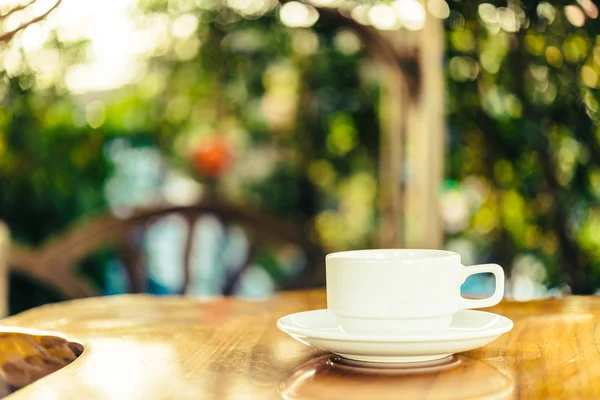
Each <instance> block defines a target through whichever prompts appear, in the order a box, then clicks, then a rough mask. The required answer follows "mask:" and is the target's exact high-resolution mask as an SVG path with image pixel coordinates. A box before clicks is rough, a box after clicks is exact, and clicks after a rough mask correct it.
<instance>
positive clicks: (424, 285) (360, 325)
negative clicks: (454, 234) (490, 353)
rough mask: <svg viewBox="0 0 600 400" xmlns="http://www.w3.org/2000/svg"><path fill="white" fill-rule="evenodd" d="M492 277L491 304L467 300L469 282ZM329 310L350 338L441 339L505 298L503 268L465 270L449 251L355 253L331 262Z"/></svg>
mask: <svg viewBox="0 0 600 400" xmlns="http://www.w3.org/2000/svg"><path fill="white" fill-rule="evenodd" d="M486 272H489V273H492V274H494V276H495V280H496V289H495V291H494V294H493V295H492V296H491V297H488V298H485V299H478V300H472V299H466V298H464V297H462V296H461V294H460V287H461V285H462V284H463V282H464V281H465V280H466V279H467V277H468V276H470V275H474V274H481V273H486ZM326 274H327V278H326V279H327V307H328V309H329V310H331V311H332V312H333V313H335V315H336V316H337V320H338V325H339V326H340V328H341V329H343V330H344V331H346V332H348V333H363V334H390V333H392V334H414V333H419V334H420V333H423V334H426V333H438V332H443V331H445V330H446V329H448V327H449V326H450V323H451V321H452V316H453V315H454V314H455V313H456V312H458V311H459V310H462V309H470V308H482V307H490V306H493V305H495V304H498V303H499V302H500V300H502V296H503V294H504V271H503V270H502V267H500V266H499V265H497V264H483V265H474V266H470V267H466V266H463V265H462V264H461V261H460V254H458V253H454V252H451V251H444V250H397V249H384V250H354V251H343V252H339V253H332V254H328V255H327V257H326Z"/></svg>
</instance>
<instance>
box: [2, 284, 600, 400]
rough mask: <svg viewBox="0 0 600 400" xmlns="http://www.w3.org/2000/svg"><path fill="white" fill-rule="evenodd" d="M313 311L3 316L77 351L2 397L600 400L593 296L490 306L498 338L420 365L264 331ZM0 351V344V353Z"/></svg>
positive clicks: (599, 312) (81, 311) (310, 297)
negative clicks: (349, 356) (502, 324)
mask: <svg viewBox="0 0 600 400" xmlns="http://www.w3.org/2000/svg"><path fill="white" fill-rule="evenodd" d="M324 306H325V292H324V291H322V290H312V291H299V292H288V293H282V294H279V295H277V296H275V297H273V298H270V299H268V300H265V301H244V300H240V299H232V298H221V299H213V300H206V301H200V300H197V299H192V298H183V297H179V298H177V297H169V298H165V297H163V298H159V297H152V296H148V295H127V296H118V297H104V298H91V299H85V300H75V301H71V302H65V303H59V304H54V305H48V306H45V307H41V308H38V309H34V310H31V311H28V312H25V313H22V314H20V315H17V316H14V317H11V318H8V319H5V320H3V325H4V327H3V330H9V329H13V330H14V329H16V328H14V327H23V328H33V329H42V330H47V331H54V332H58V333H60V334H62V335H65V336H66V337H68V338H71V339H75V341H77V342H81V343H82V344H83V345H84V347H85V349H84V352H83V354H82V355H81V356H80V357H79V358H77V359H76V360H75V361H74V362H72V363H70V364H69V365H67V366H66V367H64V368H62V369H60V370H58V371H56V372H53V373H52V374H50V375H48V376H46V377H44V378H42V379H39V380H37V381H35V382H34V383H32V384H30V385H27V386H25V387H23V388H22V389H20V390H18V391H16V392H15V393H13V394H11V395H10V396H9V398H10V399H15V400H19V399H44V400H54V399H186V398H190V399H261V400H263V399H281V398H284V399H317V400H318V399H369V400H375V399H392V398H393V399H401V398H406V399H462V398H469V399H490V398H493V399H498V398H523V399H574V398H578V399H593V398H600V352H599V349H600V347H599V346H600V330H599V329H598V320H599V317H600V298H597V297H565V298H562V299H551V300H544V301H536V302H528V303H516V302H505V303H502V304H501V305H499V306H497V307H495V308H493V309H492V311H494V312H498V313H501V314H503V315H506V316H508V317H509V318H511V319H513V321H514V322H515V327H514V329H513V330H512V331H511V332H510V333H508V334H506V335H504V336H502V337H501V338H500V339H498V340H497V341H495V342H493V343H491V344H489V345H487V346H485V347H483V348H481V349H478V350H476V351H472V352H469V353H464V354H460V355H457V356H455V357H453V358H451V359H449V360H446V361H444V362H441V363H439V362H438V363H432V364H430V365H428V366H426V367H422V368H414V367H403V368H372V367H369V366H365V365H362V364H360V363H353V362H345V361H343V360H340V359H339V358H337V357H335V356H332V355H330V354H328V353H326V352H323V351H320V350H315V349H312V348H309V347H307V346H304V345H302V344H300V343H297V342H296V341H294V340H293V339H291V338H289V337H288V336H287V335H285V334H284V333H282V332H280V331H279V330H278V329H277V327H276V326H275V324H276V321H277V319H278V318H279V317H282V316H284V315H286V314H289V313H292V312H296V311H303V310H311V309H318V308H323V307H324ZM12 344H13V345H15V344H17V342H16V341H15V342H13V343H12ZM7 345H8V346H9V347H10V343H8V344H7V342H6V339H2V341H0V354H4V352H5V351H7V350H6V349H7V347H6V346H7ZM11 351H12V350H11ZM17 351H18V350H17ZM28 351H30V350H28ZM2 362H3V363H4V362H5V358H2Z"/></svg>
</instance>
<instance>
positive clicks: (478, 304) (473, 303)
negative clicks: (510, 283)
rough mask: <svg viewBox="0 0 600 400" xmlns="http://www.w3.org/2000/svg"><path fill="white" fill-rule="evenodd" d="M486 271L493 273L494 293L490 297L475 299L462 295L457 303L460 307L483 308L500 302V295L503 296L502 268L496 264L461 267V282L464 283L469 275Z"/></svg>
mask: <svg viewBox="0 0 600 400" xmlns="http://www.w3.org/2000/svg"><path fill="white" fill-rule="evenodd" d="M486 272H491V273H492V274H494V277H495V280H496V290H495V291H494V294H493V295H492V296H491V297H488V298H485V299H477V300H472V299H465V298H464V297H461V302H460V305H459V307H460V308H461V309H469V308H485V307H491V306H495V305H496V304H498V303H500V300H502V297H503V296H504V270H503V269H502V267H501V266H499V265H498V264H482V265H473V266H470V267H463V270H462V271H461V273H462V276H463V278H462V282H461V283H464V281H465V280H467V278H468V277H469V276H471V275H475V274H483V273H486Z"/></svg>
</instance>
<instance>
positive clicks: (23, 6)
mask: <svg viewBox="0 0 600 400" xmlns="http://www.w3.org/2000/svg"><path fill="white" fill-rule="evenodd" d="M36 1H37V0H31V1H30V2H29V3H27V4H21V5H20V6H17V7H15V8H13V9H11V10H10V11H8V12H7V13H6V14H2V15H0V20H4V19H6V17H8V16H9V15H12V14H14V13H16V12H17V11H21V10H24V9H26V8H27V7H29V6H31V5H33V3H35V2H36Z"/></svg>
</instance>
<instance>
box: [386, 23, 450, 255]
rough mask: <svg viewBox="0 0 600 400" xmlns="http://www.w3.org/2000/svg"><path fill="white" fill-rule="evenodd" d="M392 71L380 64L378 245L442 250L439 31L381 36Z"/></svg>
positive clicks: (428, 27)
mask: <svg viewBox="0 0 600 400" xmlns="http://www.w3.org/2000/svg"><path fill="white" fill-rule="evenodd" d="M383 38H384V39H385V41H386V42H387V43H389V45H390V48H391V49H392V51H393V55H394V58H395V60H396V63H395V64H397V66H398V67H397V68H396V67H395V66H394V65H391V68H390V65H389V64H388V65H387V66H384V68H383V70H384V74H385V75H384V77H383V80H382V82H383V91H382V99H381V113H382V121H383V130H382V141H381V151H380V157H381V161H380V185H381V192H380V200H381V201H380V216H381V231H380V245H381V246H382V247H408V248H441V247H442V246H443V227H442V220H441V215H440V208H439V205H438V203H439V202H438V192H439V189H440V186H441V183H442V179H443V169H444V147H445V124H444V99H445V97H444V70H443V56H444V29H443V24H442V21H440V20H439V19H437V18H432V17H428V18H427V21H426V23H425V26H424V28H423V29H421V30H419V31H416V32H408V31H396V32H393V33H388V34H384V35H383Z"/></svg>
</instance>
